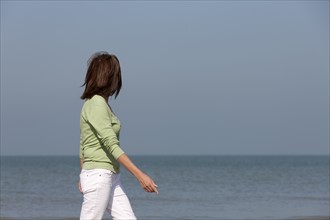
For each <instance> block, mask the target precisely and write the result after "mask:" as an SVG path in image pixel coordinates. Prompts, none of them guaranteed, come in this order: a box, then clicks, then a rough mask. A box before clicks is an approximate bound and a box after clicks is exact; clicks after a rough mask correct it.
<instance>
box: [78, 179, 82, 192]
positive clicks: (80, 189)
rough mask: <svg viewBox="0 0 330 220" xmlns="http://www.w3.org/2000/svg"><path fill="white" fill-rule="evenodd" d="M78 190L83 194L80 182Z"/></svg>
mask: <svg viewBox="0 0 330 220" xmlns="http://www.w3.org/2000/svg"><path fill="white" fill-rule="evenodd" d="M78 189H79V191H80V192H81V193H83V191H82V188H81V184H80V180H79V181H78Z"/></svg>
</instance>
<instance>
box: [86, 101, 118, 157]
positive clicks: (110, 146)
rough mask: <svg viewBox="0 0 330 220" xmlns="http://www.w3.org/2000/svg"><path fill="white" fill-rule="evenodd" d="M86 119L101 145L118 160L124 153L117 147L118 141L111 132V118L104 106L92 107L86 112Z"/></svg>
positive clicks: (112, 131)
mask: <svg viewBox="0 0 330 220" xmlns="http://www.w3.org/2000/svg"><path fill="white" fill-rule="evenodd" d="M86 119H87V121H88V123H89V124H90V125H91V127H92V128H93V129H94V131H93V132H94V133H95V135H96V136H97V138H98V139H99V140H100V141H101V143H102V145H103V146H104V147H105V148H106V149H107V150H108V152H109V153H111V154H112V155H113V157H114V158H115V159H118V157H119V156H120V155H122V154H123V153H124V151H123V150H122V149H121V148H120V147H119V140H118V137H117V135H116V133H115V132H114V130H113V127H112V123H111V118H110V115H109V113H108V110H107V107H106V106H104V105H99V104H98V105H93V106H92V107H91V108H90V109H89V111H88V112H86Z"/></svg>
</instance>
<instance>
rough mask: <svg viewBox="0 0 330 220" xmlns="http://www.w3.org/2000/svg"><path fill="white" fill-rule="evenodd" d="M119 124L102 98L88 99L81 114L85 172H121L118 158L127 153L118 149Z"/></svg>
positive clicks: (96, 96)
mask: <svg viewBox="0 0 330 220" xmlns="http://www.w3.org/2000/svg"><path fill="white" fill-rule="evenodd" d="M119 132H120V121H119V119H118V118H117V117H116V116H115V115H114V114H113V112H112V111H111V110H110V108H109V106H108V103H107V102H106V100H105V99H104V98H103V97H102V96H99V95H94V96H93V97H92V98H91V99H86V100H85V103H84V105H83V107H82V109H81V113H80V159H83V161H84V163H83V166H82V169H86V170H90V169H107V170H111V171H113V172H115V173H118V172H119V163H118V161H117V158H118V157H119V156H120V155H122V154H123V153H124V151H123V150H122V149H121V148H120V146H119Z"/></svg>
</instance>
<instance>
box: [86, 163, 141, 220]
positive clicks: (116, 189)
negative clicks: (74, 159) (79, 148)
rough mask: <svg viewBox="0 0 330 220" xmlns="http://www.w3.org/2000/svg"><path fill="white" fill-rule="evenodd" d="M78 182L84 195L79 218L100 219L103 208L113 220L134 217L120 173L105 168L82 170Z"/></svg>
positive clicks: (127, 219)
mask: <svg viewBox="0 0 330 220" xmlns="http://www.w3.org/2000/svg"><path fill="white" fill-rule="evenodd" d="M80 184H81V188H82V191H83V195H84V201H83V203H82V207H81V213H80V220H97V219H99V220H101V219H102V217H103V214H104V212H105V210H107V211H108V212H109V214H110V215H111V217H112V219H114V220H119V219H120V220H124V219H125V220H135V219H136V217H135V215H134V212H133V210H132V207H131V204H130V202H129V200H128V198H127V196H126V194H125V192H124V190H123V188H122V186H121V183H120V174H115V173H113V172H111V171H110V170H105V169H93V170H82V171H81V173H80Z"/></svg>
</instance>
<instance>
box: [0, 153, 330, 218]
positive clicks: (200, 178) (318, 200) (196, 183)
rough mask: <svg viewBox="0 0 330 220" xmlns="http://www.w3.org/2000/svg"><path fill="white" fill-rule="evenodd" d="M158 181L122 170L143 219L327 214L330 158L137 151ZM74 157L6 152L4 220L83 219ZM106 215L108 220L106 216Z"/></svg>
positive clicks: (140, 162) (139, 162)
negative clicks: (153, 190) (143, 180)
mask: <svg viewBox="0 0 330 220" xmlns="http://www.w3.org/2000/svg"><path fill="white" fill-rule="evenodd" d="M131 159H132V160H133V161H134V162H135V163H136V164H137V165H138V166H139V167H140V168H141V169H142V170H144V171H145V172H146V173H148V174H149V175H150V176H151V177H153V179H154V180H155V182H156V183H157V185H158V188H159V192H160V194H159V195H156V194H149V193H145V192H144V191H143V190H142V189H141V188H140V185H139V183H138V182H137V180H136V179H135V178H134V177H133V176H131V174H129V173H128V172H127V171H125V170H123V169H122V174H121V179H122V182H123V185H124V188H125V190H126V193H127V194H128V197H129V198H130V201H131V203H132V206H133V210H134V212H135V214H136V215H137V217H138V219H290V218H300V217H306V216H329V199H330V198H329V197H330V192H329V176H330V174H329V156H134V157H131ZM78 175H79V159H78V158H77V157H71V156H66V157H59V156H58V157H48V156H47V157H46V156H44V157H4V156H2V157H1V179H0V183H1V191H0V196H1V197H0V198H1V200H0V205H1V206H0V208H1V209H0V217H11V218H18V219H27V218H29V219H71V218H78V217H79V213H80V207H81V202H82V195H81V194H80V193H79V191H78V188H77V181H78ZM105 218H109V216H108V214H105Z"/></svg>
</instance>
